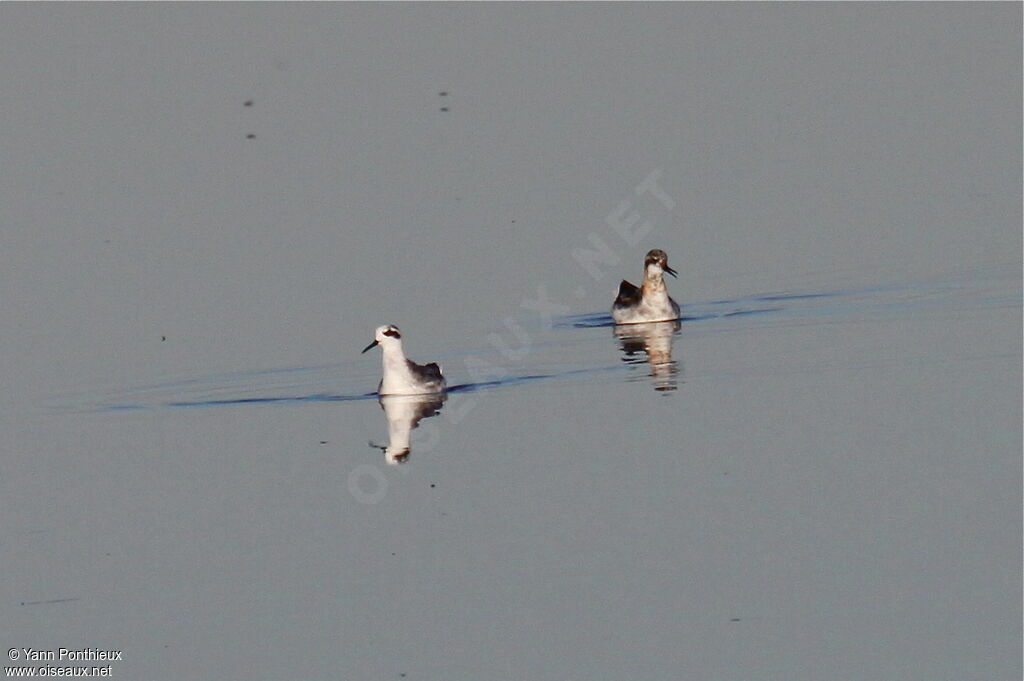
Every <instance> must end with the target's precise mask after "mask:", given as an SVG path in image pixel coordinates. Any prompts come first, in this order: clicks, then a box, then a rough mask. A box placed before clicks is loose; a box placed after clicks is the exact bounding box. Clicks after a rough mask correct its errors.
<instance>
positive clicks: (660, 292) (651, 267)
mask: <svg viewBox="0 0 1024 681" xmlns="http://www.w3.org/2000/svg"><path fill="white" fill-rule="evenodd" d="M665 272H668V273H669V274H671V275H672V276H673V277H674V276H676V271H675V270H674V269H672V268H671V267H669V266H668V255H666V254H665V251H662V250H659V249H657V248H655V249H654V250H652V251H649V252H648V253H647V257H645V258H644V283H643V285H641V286H640V287H636V286H633V284H631V283H629V282H628V281H626V280H625V279H623V280H622V283H621V284H619V295H618V296H617V297H616V298H615V302H614V303H613V304H612V319H613V320H615V323H616V324H642V323H644V322H668V321H672V320H675V319H679V303H677V302H676V301H674V300H672V297H671V296H669V294H668V289H666V288H665V281H664V277H663V274H664V273H665Z"/></svg>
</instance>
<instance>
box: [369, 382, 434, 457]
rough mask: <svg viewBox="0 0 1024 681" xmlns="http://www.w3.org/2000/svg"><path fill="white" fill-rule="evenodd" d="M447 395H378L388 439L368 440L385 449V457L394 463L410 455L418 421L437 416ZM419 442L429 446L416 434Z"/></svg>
mask: <svg viewBox="0 0 1024 681" xmlns="http://www.w3.org/2000/svg"><path fill="white" fill-rule="evenodd" d="M446 399H447V396H446V395H445V394H444V393H439V394H436V395H381V397H380V398H379V399H378V402H380V406H381V409H383V410H384V416H385V417H387V420H388V443H387V445H379V444H374V443H373V442H371V443H370V446H371V447H376V448H377V449H380V450H382V451H383V452H384V460H385V461H387V463H388V464H389V465H392V466H395V465H398V464H400V463H405V462H406V461H407V460H408V459H409V452H410V451H411V449H412V445H411V440H412V431H414V430H416V428H417V427H418V426H419V425H420V421H421V420H423V419H425V418H430V417H431V416H436V415H437V413H438V412H439V411H440V410H441V405H443V404H444V401H445V400H446ZM417 440H418V442H417V445H418V446H429V443H424V442H423V441H422V440H423V438H417Z"/></svg>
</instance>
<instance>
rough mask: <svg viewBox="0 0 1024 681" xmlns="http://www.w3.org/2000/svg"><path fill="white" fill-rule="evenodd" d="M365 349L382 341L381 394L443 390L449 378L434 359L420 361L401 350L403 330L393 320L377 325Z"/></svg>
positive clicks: (437, 391) (432, 392)
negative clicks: (428, 361)
mask: <svg viewBox="0 0 1024 681" xmlns="http://www.w3.org/2000/svg"><path fill="white" fill-rule="evenodd" d="M373 338H374V340H373V342H372V343H370V344H369V345H367V346H366V347H365V348H363V352H366V351H367V350H369V349H370V348H372V347H373V346H375V345H379V346H380V348H381V350H382V351H383V356H384V360H383V361H384V377H383V378H382V379H381V381H380V385H378V386H377V393H378V394H380V395H431V394H436V393H442V392H444V389H445V387H446V386H447V382H446V381H445V380H444V376H442V375H441V367H439V366H438V365H437V364H435V363H434V362H431V363H430V364H417V363H416V362H412V361H410V360H408V359H406V358H405V353H403V352H402V334H401V332H400V331H399V330H398V327H397V326H395V325H393V324H388V325H387V326H378V327H377V329H376V331H375V332H374V334H373Z"/></svg>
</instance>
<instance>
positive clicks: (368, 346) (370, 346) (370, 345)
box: [359, 341, 380, 355]
mask: <svg viewBox="0 0 1024 681" xmlns="http://www.w3.org/2000/svg"><path fill="white" fill-rule="evenodd" d="M379 342H380V341H373V342H372V343H370V344H369V345H367V346H366V347H365V348H363V351H362V352H360V353H359V354H360V355H361V354H363V352H366V351H367V350H369V349H370V348H372V347H373V346H375V345H376V344H377V343H379Z"/></svg>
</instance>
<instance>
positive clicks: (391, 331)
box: [384, 326, 402, 338]
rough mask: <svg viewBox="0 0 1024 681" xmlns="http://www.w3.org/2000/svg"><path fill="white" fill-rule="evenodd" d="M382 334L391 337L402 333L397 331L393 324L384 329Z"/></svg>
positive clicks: (396, 336) (399, 336)
mask: <svg viewBox="0 0 1024 681" xmlns="http://www.w3.org/2000/svg"><path fill="white" fill-rule="evenodd" d="M384 335H385V336H391V337H392V338H401V337H402V334H400V333H398V329H396V328H395V327H393V326H392V327H391V328H389V329H384Z"/></svg>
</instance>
